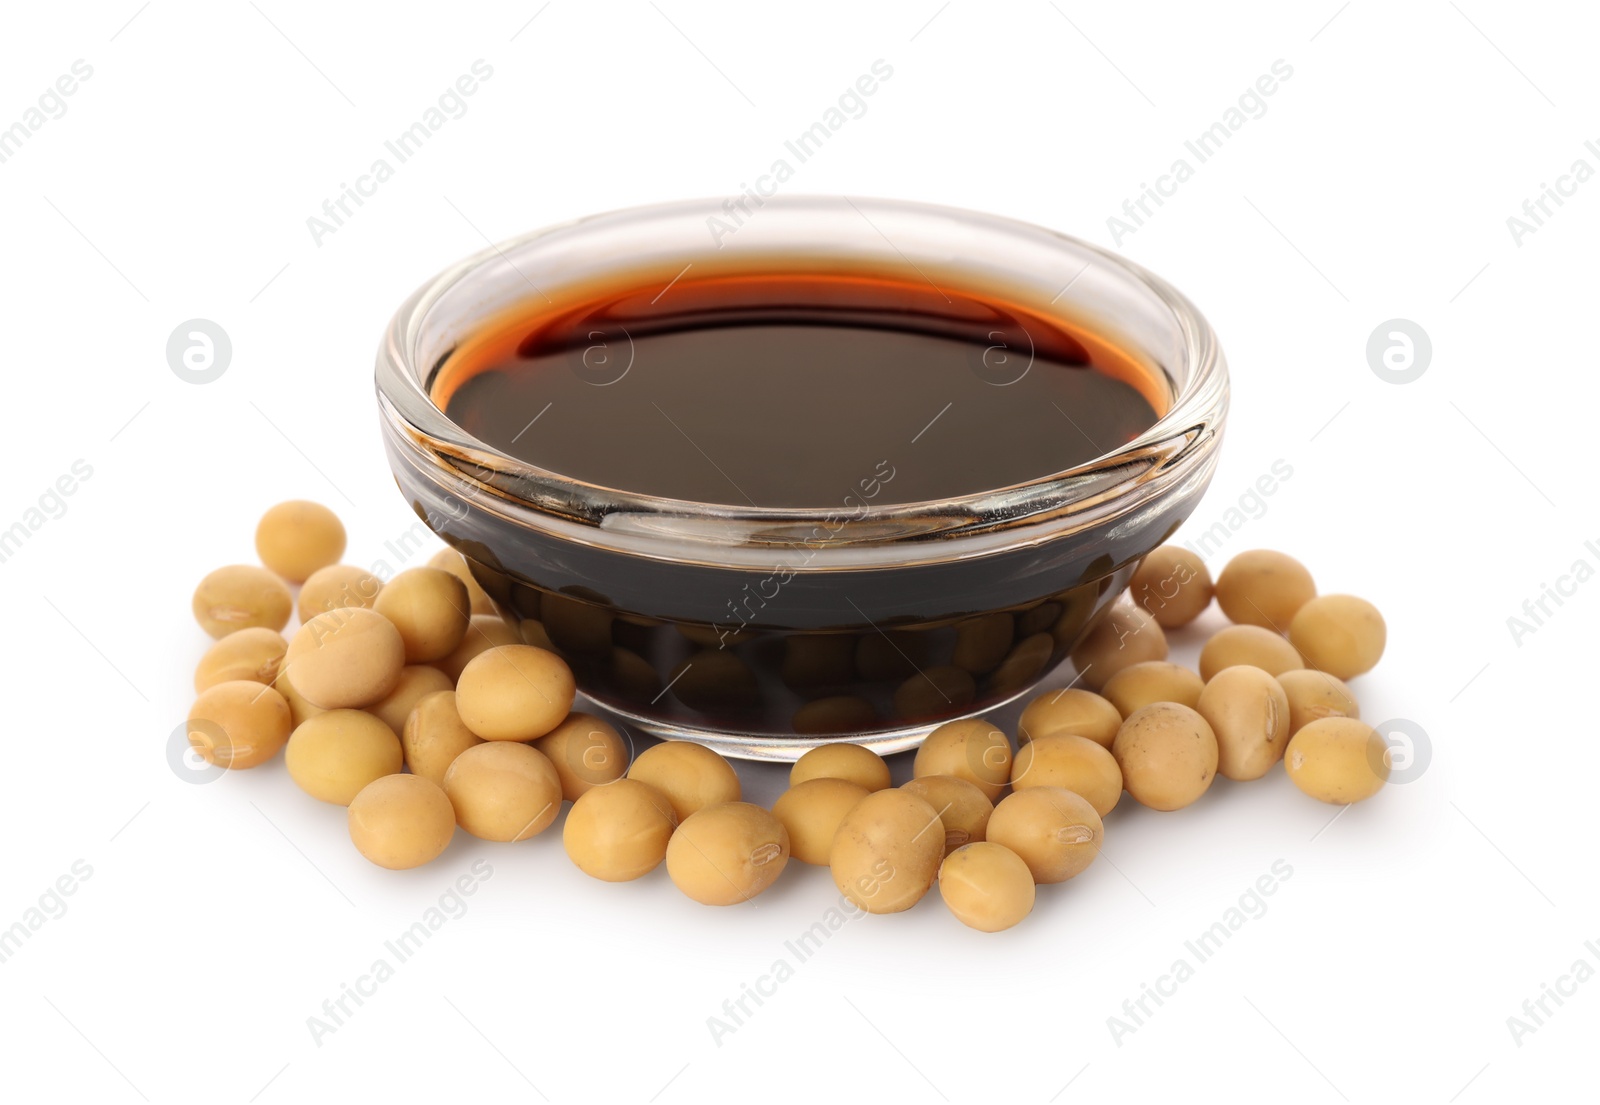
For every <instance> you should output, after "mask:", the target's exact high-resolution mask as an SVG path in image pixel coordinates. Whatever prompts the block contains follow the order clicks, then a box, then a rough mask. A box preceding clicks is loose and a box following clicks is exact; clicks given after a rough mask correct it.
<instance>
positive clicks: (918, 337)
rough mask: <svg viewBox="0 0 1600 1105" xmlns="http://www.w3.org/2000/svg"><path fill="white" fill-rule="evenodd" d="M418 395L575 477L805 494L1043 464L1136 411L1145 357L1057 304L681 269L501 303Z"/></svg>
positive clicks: (1147, 391) (1095, 445) (699, 495)
mask: <svg viewBox="0 0 1600 1105" xmlns="http://www.w3.org/2000/svg"><path fill="white" fill-rule="evenodd" d="M652 297H653V298H652ZM1091 349H1092V350H1093V352H1092V353H1091ZM433 395H434V400H435V402H437V403H439V405H440V406H441V407H442V408H443V409H444V411H445V413H446V414H447V415H448V416H449V417H450V418H451V419H452V420H453V421H455V422H456V423H457V424H458V425H460V426H461V427H462V428H463V429H465V430H466V431H468V432H469V433H471V434H472V435H473V436H475V437H477V438H479V439H480V440H482V441H484V442H485V443H487V444H489V445H491V446H493V447H494V448H496V449H498V450H500V451H502V452H505V453H508V454H510V455H512V456H515V457H518V458H519V459H522V460H525V461H527V462H529V463H532V464H535V465H538V466H539V467H542V468H545V469H548V470H550V471H553V472H558V473H561V474H563V475H566V476H570V477H573V478H576V479H580V480H584V481H587V482H590V483H594V484H599V485H602V486H606V487H611V488H615V489H619V490H625V491H631V492H637V493H642V494H649V495H657V496H664V497H669V498H676V499H685V500H691V501H697V502H707V503H724V504H733V505H739V506H746V505H749V506H762V507H820V508H827V507H837V506H842V505H845V504H846V503H847V500H848V501H849V502H850V503H855V502H857V501H858V500H857V498H856V497H859V496H862V495H863V494H864V493H866V492H867V491H868V489H869V488H870V489H871V494H870V495H869V496H868V497H869V498H871V499H872V501H873V505H875V506H881V505H884V504H888V503H905V502H920V501H925V500H940V499H946V498H950V497H953V496H958V495H966V494H972V493H977V492H982V491H988V490H992V489H994V488H1000V487H1006V486H1010V485H1013V484H1017V483H1023V482H1026V481H1028V480H1032V479H1037V478H1039V477H1042V476H1047V475H1050V474H1052V473H1055V472H1060V471H1063V470H1065V469H1068V468H1072V467H1075V466H1077V465H1080V464H1083V463H1085V462H1087V461H1090V460H1093V459H1094V458H1096V457H1099V456H1102V455H1104V454H1106V453H1109V452H1112V451H1114V450H1116V449H1117V448H1119V447H1120V446H1122V445H1124V444H1126V443H1127V442H1128V441H1129V440H1131V439H1132V438H1134V437H1136V436H1137V435H1138V434H1140V433H1141V432H1143V431H1144V430H1146V429H1148V428H1149V427H1150V426H1151V425H1152V424H1154V423H1155V421H1156V420H1157V418H1158V416H1159V411H1158V409H1157V407H1156V406H1154V405H1152V403H1153V402H1155V403H1161V402H1162V396H1161V394H1160V391H1159V388H1158V387H1157V385H1155V384H1154V383H1153V378H1152V375H1151V374H1150V373H1149V372H1148V371H1147V370H1145V369H1143V368H1141V367H1138V366H1136V365H1134V364H1133V363H1132V361H1131V360H1130V359H1129V358H1126V357H1124V356H1122V355H1120V354H1118V353H1117V352H1116V351H1115V350H1114V349H1112V348H1110V347H1109V346H1107V345H1106V344H1105V343H1104V342H1101V341H1098V340H1096V339H1094V338H1093V337H1092V336H1090V335H1083V334H1073V333H1069V332H1067V331H1066V330H1065V329H1063V328H1062V326H1061V324H1060V323H1058V322H1056V321H1054V320H1046V319H1043V318H1041V317H1039V316H1037V315H1034V314H1031V313H1028V312H1026V311H1023V310H1020V309H1017V308H1013V307H1009V306H1007V305H1005V304H1003V303H999V302H995V301H991V300H980V299H977V298H973V297H970V296H965V295H961V294H960V293H955V292H945V291H941V290H940V289H938V288H935V287H933V286H932V285H931V284H927V283H922V284H920V285H919V284H912V283H902V282H898V281H895V280H889V279H876V278H873V279H868V278H860V277H848V278H847V277H837V278H833V277H825V276H817V277H793V278H750V279H741V280H734V279H726V278H724V279H712V280H705V281H699V282H694V281H680V282H678V283H675V284H674V285H672V286H670V287H668V288H666V289H664V290H663V289H661V288H659V287H656V288H649V289H627V290H624V291H615V292H612V293H604V294H600V295H598V296H594V297H591V298H590V299H589V301H587V302H584V303H582V304H578V305H567V306H565V307H563V308H562V309H560V310H557V309H556V308H555V307H554V306H552V307H551V308H550V309H549V310H548V311H547V312H545V313H544V314H543V315H541V316H540V317H533V318H530V317H528V316H527V315H523V316H521V317H511V318H507V319H503V320H501V321H500V322H499V323H497V324H495V325H493V326H491V327H489V328H488V329H486V331H485V333H483V334H482V335H479V336H478V337H477V340H474V341H469V342H464V343H463V344H462V346H461V348H460V349H458V350H457V351H456V353H455V354H453V355H452V357H451V358H450V359H449V360H447V361H446V363H445V365H444V366H443V367H442V368H441V370H440V372H439V373H438V375H437V378H436V380H435V382H434V387H433Z"/></svg>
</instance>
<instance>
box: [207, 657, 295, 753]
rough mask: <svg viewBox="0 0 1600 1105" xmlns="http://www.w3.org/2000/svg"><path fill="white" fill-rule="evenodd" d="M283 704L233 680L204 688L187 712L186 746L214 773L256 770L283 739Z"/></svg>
mask: <svg viewBox="0 0 1600 1105" xmlns="http://www.w3.org/2000/svg"><path fill="white" fill-rule="evenodd" d="M290 723H291V718H290V713H289V704H288V703H287V702H285V701H284V699H283V696H282V695H280V694H279V693H278V692H277V691H275V690H273V689H272V688H271V687H267V686H263V685H262V684H260V683H256V682H253V681H251V680H245V679H234V680H229V681H227V682H224V683H218V684H216V685H214V686H211V687H207V688H206V689H205V690H204V691H201V692H200V697H198V698H196V699H195V701H194V705H193V706H191V707H190V708H189V718H188V727H189V728H188V732H189V744H190V746H191V747H192V748H193V749H194V750H195V752H196V753H198V754H199V756H200V758H201V759H203V760H205V761H206V762H207V763H211V764H216V765H217V766H218V767H226V768H235V769H238V768H247V767H259V766H260V765H261V764H264V763H266V762H267V761H268V760H270V759H272V757H274V756H276V755H277V754H278V749H280V748H282V747H283V745H284V742H285V741H287V740H288V739H289V727H290Z"/></svg>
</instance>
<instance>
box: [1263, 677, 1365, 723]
mask: <svg viewBox="0 0 1600 1105" xmlns="http://www.w3.org/2000/svg"><path fill="white" fill-rule="evenodd" d="M1278 685H1279V686H1280V687H1282V688H1283V693H1284V695H1285V696H1286V697H1287V698H1288V700H1289V735H1290V736H1291V737H1292V736H1294V735H1295V734H1296V733H1298V732H1299V731H1300V730H1302V729H1304V728H1305V727H1306V726H1307V725H1309V724H1310V723H1311V722H1313V721H1316V720H1317V719H1319V718H1325V717H1360V716H1361V705H1360V703H1358V702H1357V701H1356V696H1355V694H1354V693H1353V692H1352V691H1351V690H1350V688H1349V687H1348V686H1346V685H1345V682H1344V680H1342V679H1337V678H1335V677H1334V676H1331V675H1329V674H1328V673H1327V672H1325V671H1312V670H1311V669H1310V668H1300V669H1298V670H1296V671H1286V672H1284V673H1283V674H1282V675H1280V676H1278Z"/></svg>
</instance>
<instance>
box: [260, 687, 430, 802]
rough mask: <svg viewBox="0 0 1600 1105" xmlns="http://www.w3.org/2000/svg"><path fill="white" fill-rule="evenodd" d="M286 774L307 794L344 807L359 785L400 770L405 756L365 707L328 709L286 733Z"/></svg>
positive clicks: (396, 738) (398, 745)
mask: <svg viewBox="0 0 1600 1105" xmlns="http://www.w3.org/2000/svg"><path fill="white" fill-rule="evenodd" d="M283 755H284V763H285V765H286V766H287V767H288V769H289V778H291V779H293V780H294V781H295V784H296V785H297V786H299V788H300V789H301V790H303V791H305V792H306V793H307V794H309V795H311V797H313V798H315V799H317V800H319V801H322V802H331V803H332V804H334V805H336V806H348V805H349V804H350V802H351V800H352V799H354V798H355V796H356V795H357V794H359V793H361V788H362V787H364V786H366V785H367V784H368V783H370V782H372V781H373V780H375V779H381V778H383V777H384V776H385V775H395V774H398V773H399V771H400V769H401V768H402V767H403V766H405V754H404V752H402V751H401V748H400V738H399V737H397V736H395V735H394V730H392V729H390V728H389V726H388V725H387V724H386V723H384V722H383V721H381V720H379V719H378V718H376V717H374V716H373V715H371V714H369V713H366V712H365V711H363V710H329V711H327V712H326V713H322V714H318V715H317V716H316V717H313V718H308V719H307V720H306V721H305V722H304V723H302V724H301V725H300V726H299V727H298V728H297V729H295V731H294V732H293V733H292V734H290V736H289V747H288V749H287V750H286V751H285V752H284V754H283Z"/></svg>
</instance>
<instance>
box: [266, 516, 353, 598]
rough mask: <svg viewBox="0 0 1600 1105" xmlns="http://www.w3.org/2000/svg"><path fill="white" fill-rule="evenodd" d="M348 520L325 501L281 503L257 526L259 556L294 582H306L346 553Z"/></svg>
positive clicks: (270, 566) (274, 569) (269, 566)
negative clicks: (312, 575) (316, 572)
mask: <svg viewBox="0 0 1600 1105" xmlns="http://www.w3.org/2000/svg"><path fill="white" fill-rule="evenodd" d="M344 542H345V534H344V523H343V522H341V521H339V516H338V515H337V514H335V513H334V512H333V511H331V510H329V509H328V508H327V507H325V506H323V505H322V504H321V503H312V502H307V501H305V500H304V499H293V500H290V501H289V502H286V503H279V504H278V505H277V506H275V507H272V508H270V509H269V510H268V511H267V512H266V513H265V514H263V515H262V516H261V521H260V522H259V523H257V525H256V555H258V556H260V557H261V563H263V564H265V565H266V566H267V567H268V568H271V569H272V570H273V571H274V572H276V573H277V574H278V575H280V576H282V577H283V578H284V579H287V580H289V581H290V582H291V583H303V582H305V580H306V579H308V578H309V577H310V576H311V574H312V573H313V572H315V571H316V570H317V569H318V568H326V567H327V566H328V565H329V564H335V563H337V562H338V560H339V558H340V557H341V556H343V555H344Z"/></svg>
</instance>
